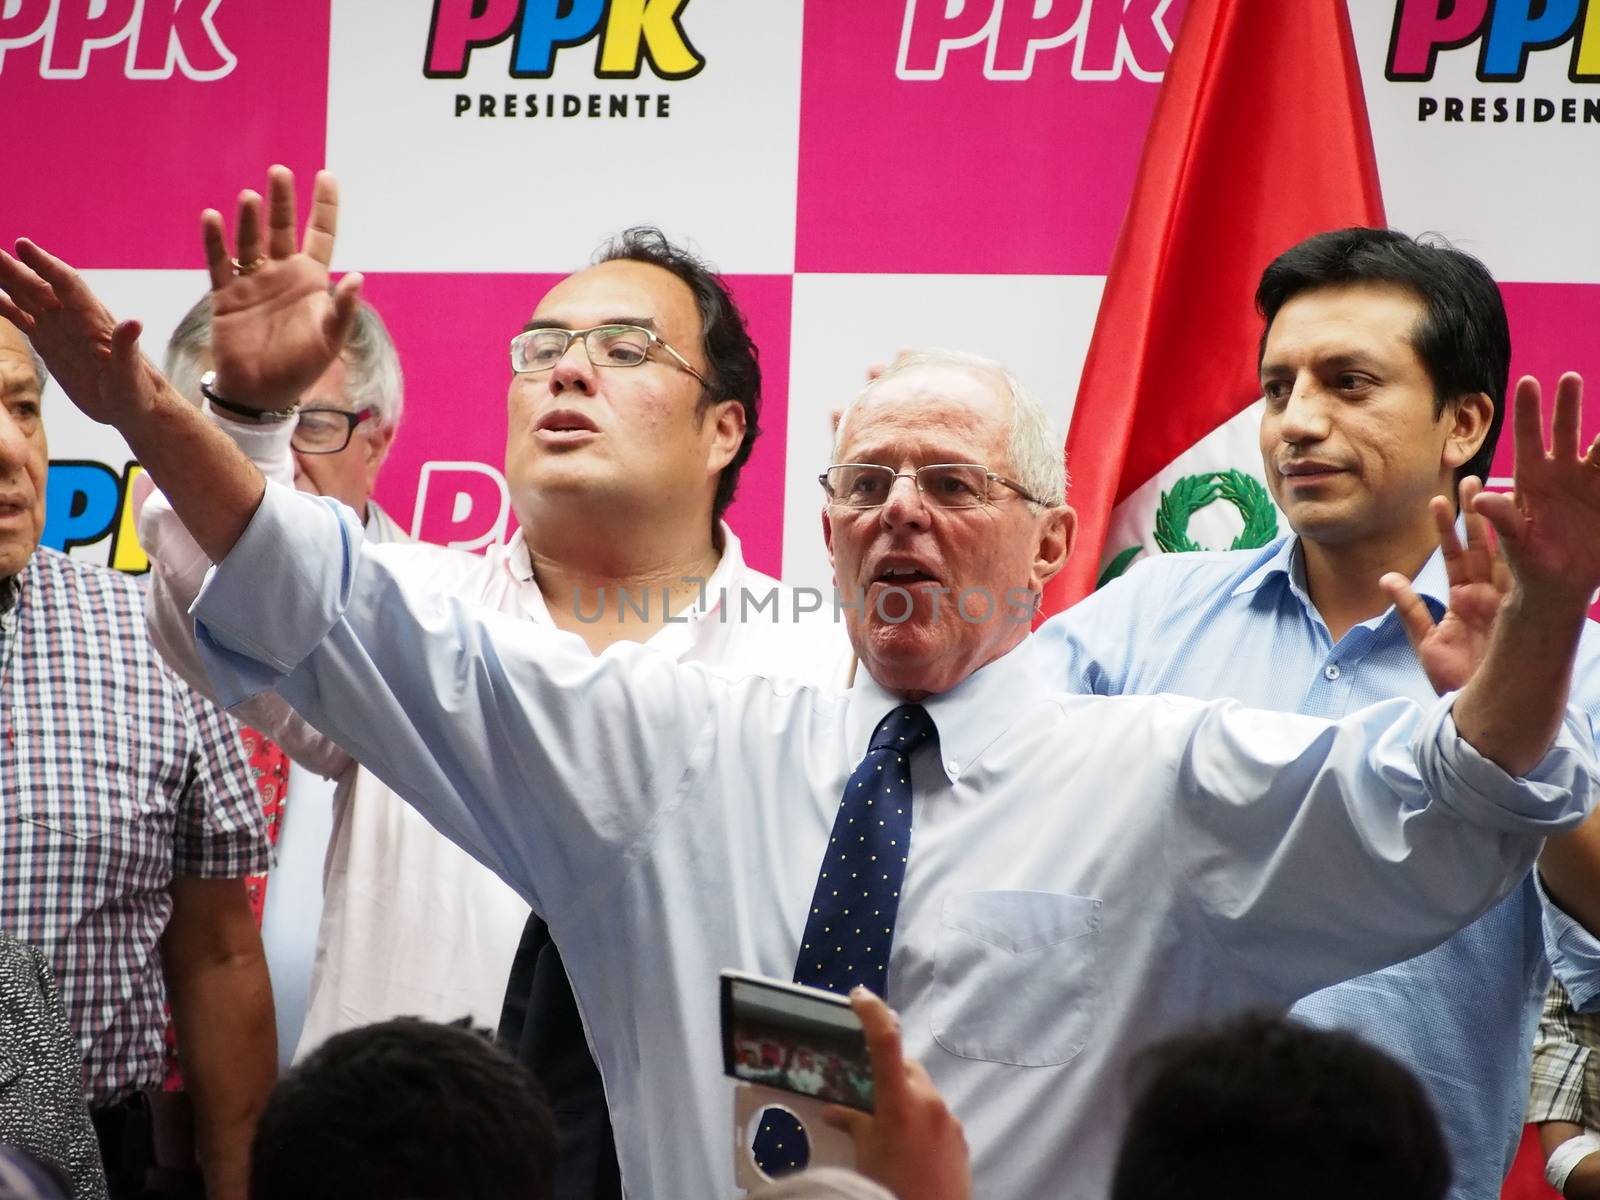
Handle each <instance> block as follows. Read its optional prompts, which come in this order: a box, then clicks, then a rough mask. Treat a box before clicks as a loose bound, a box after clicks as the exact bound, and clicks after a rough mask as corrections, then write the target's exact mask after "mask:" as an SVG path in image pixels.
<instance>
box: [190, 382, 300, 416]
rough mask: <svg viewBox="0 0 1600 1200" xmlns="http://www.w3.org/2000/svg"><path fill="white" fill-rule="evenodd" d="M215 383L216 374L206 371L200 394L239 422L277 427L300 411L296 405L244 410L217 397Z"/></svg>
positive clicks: (243, 407)
mask: <svg viewBox="0 0 1600 1200" xmlns="http://www.w3.org/2000/svg"><path fill="white" fill-rule="evenodd" d="M216 382H217V373H216V372H215V371H207V372H206V373H205V374H204V375H202V376H200V394H201V395H202V396H204V397H205V398H206V400H207V401H209V402H210V404H211V406H212V407H213V408H220V409H221V410H222V411H223V412H225V413H227V414H228V415H229V416H232V417H237V418H238V419H239V420H241V421H249V422H251V423H252V424H256V425H277V424H279V423H280V422H283V421H287V420H288V419H289V418H290V417H292V416H294V415H295V413H297V412H299V411H300V406H299V405H298V404H291V405H290V406H289V407H288V408H246V407H245V406H244V405H243V404H235V403H234V402H233V401H231V400H224V399H223V398H222V397H221V396H219V395H217V392H216V388H215V387H214V386H213V385H214V384H215V383H216Z"/></svg>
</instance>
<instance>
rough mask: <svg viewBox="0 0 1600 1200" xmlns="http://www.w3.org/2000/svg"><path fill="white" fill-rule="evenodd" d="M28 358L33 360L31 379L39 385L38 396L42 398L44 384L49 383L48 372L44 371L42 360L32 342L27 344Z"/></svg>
mask: <svg viewBox="0 0 1600 1200" xmlns="http://www.w3.org/2000/svg"><path fill="white" fill-rule="evenodd" d="M28 357H29V358H31V359H32V360H33V378H34V379H35V381H37V383H38V384H39V395H41V396H43V395H44V388H45V384H47V383H49V382H50V372H49V371H48V370H46V369H45V365H44V359H42V358H40V357H39V352H38V351H37V350H35V349H34V348H33V343H32V342H29V343H28Z"/></svg>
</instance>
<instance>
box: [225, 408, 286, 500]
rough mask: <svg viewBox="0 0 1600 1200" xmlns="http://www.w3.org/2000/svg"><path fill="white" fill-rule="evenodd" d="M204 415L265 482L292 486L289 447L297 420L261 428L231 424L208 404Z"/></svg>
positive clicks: (270, 422) (250, 423) (248, 424)
mask: <svg viewBox="0 0 1600 1200" xmlns="http://www.w3.org/2000/svg"><path fill="white" fill-rule="evenodd" d="M206 412H207V413H208V414H209V415H210V417H211V421H212V423H213V424H214V425H216V426H217V428H219V429H221V430H222V431H223V432H224V433H226V434H227V435H228V436H229V437H230V438H232V439H233V444H234V445H236V446H238V447H239V449H241V450H243V451H244V453H245V457H246V458H248V459H249V460H250V461H251V462H253V463H254V464H255V465H256V469H257V470H258V471H260V472H261V473H262V474H263V475H265V476H266V477H267V478H268V479H271V480H273V481H274V482H277V483H293V482H294V452H293V450H292V449H291V448H290V445H289V443H290V441H291V440H292V439H293V438H294V429H295V425H296V423H297V421H298V418H295V419H292V420H288V421H268V422H262V423H260V424H257V423H255V422H252V421H234V420H231V419H229V418H228V416H227V415H225V414H223V413H219V412H218V411H217V410H216V409H214V408H212V407H211V405H210V404H209V403H207V404H206Z"/></svg>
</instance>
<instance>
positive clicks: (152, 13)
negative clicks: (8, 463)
mask: <svg viewBox="0 0 1600 1200" xmlns="http://www.w3.org/2000/svg"><path fill="white" fill-rule="evenodd" d="M1262 2H1263V3H1282V2H1286V0H1262ZM1183 7H1184V0H331V2H330V0H273V2H272V3H263V2H261V0H0V112H3V113H4V115H5V118H6V121H5V124H6V128H7V129H8V130H9V131H10V133H11V135H12V136H11V143H10V144H11V146H12V157H11V170H10V171H9V172H8V174H7V178H6V181H5V184H4V185H3V186H0V237H6V238H13V237H15V236H17V235H19V234H26V235H28V236H30V237H33V238H35V239H36V240H38V241H40V242H42V243H43V244H44V245H46V246H48V247H50V248H52V249H54V250H56V251H57V252H59V253H61V254H62V255H64V256H65V257H66V258H68V259H69V260H71V261H73V262H75V263H78V264H80V265H82V266H84V267H86V268H88V269H89V273H90V276H91V280H92V282H93V284H94V285H95V286H96V287H97V288H99V289H100V290H101V291H102V292H103V294H104V295H105V296H106V297H107V298H108V300H109V301H110V303H111V304H112V305H113V306H114V307H115V308H116V310H117V311H118V312H119V313H122V314H126V315H138V316H141V317H142V318H144V319H145V320H146V323H147V328H148V333H147V335H146V337H147V346H146V349H147V351H149V352H151V353H152V354H153V355H158V354H159V352H160V350H161V347H162V345H163V343H164V340H165V337H166V335H167V333H168V332H169V331H170V329H171V328H172V326H173V324H174V323H175V322H176V320H177V319H178V317H179V316H180V315H181V314H182V312H183V311H184V310H185V309H186V308H187V307H188V306H189V305H190V304H191V303H192V302H193V301H194V300H195V299H196V298H197V297H198V296H199V295H200V293H201V292H202V290H203V289H204V286H205V277H204V274H203V272H202V271H201V270H200V269H199V267H200V263H201V255H200V251H199V240H198V236H197V233H196V230H197V221H196V217H197V214H198V213H199V211H200V210H201V209H202V208H204V207H206V206H216V207H220V208H223V209H224V210H227V209H228V208H229V207H230V206H231V201H232V197H233V196H234V195H235V194H236V193H237V191H238V190H239V189H240V188H241V187H246V186H254V187H260V186H261V184H262V181H263V179H264V172H265V169H266V167H267V166H268V165H269V164H270V163H273V162H284V163H287V164H288V165H289V166H291V167H293V168H294V169H295V170H296V172H297V173H299V174H300V175H302V176H304V177H309V175H310V173H311V172H312V171H313V170H314V169H315V168H317V167H319V166H322V165H327V166H329V167H331V168H332V169H333V170H335V171H336V172H337V173H338V174H339V176H340V179H341V183H342V185H343V192H344V197H345V207H344V213H343V217H342V223H341V231H340V238H341V240H340V247H339V250H338V254H337V260H336V266H337V267H339V268H340V269H359V270H362V271H363V272H365V273H366V275H367V278H368V295H369V298H370V299H371V300H372V301H373V302H374V303H375V304H376V305H377V306H378V308H379V309H380V310H381V311H382V313H383V314H384V316H385V318H386V319H387V321H388V322H389V325H390V328H391V329H392V331H393V333H394V335H395V339H396V341H397V343H398V344H399V347H400V353H401V357H402V360H403V362H404V365H405V370H406V375H407V381H408V415H407V418H406V421H405V424H404V426H403V428H402V431H401V435H400V438H399V440H398V442H397V446H396V450H395V452H394V455H393V457H392V458H391V460H390V464H389V466H388V467H387V468H386V471H385V473H384V476H383V478H382V480H381V482H380V486H379V491H378V496H379V499H380V500H381V501H382V502H383V503H384V504H385V505H386V506H387V507H388V508H389V509H390V511H391V512H393V513H395V514H396V515H397V516H398V517H399V519H400V520H401V523H402V524H405V525H409V526H410V527H411V528H412V530H413V532H415V533H416V534H418V535H419V536H421V537H424V538H428V539H430V540H435V541H447V542H457V543H461V544H468V545H472V544H483V542H484V541H485V540H486V539H488V538H490V537H493V536H497V535H498V534H499V533H500V531H501V530H502V529H503V526H504V523H505V516H506V509H505V505H504V496H503V490H502V486H503V485H502V482H501V479H500V475H499V471H498V468H499V466H500V464H501V461H502V454H503V446H504V437H505V426H504V417H503V411H504V410H503V402H504V397H505V391H506V385H507V382H508V378H509V369H508V366H507V362H506V358H505V343H506V340H507V338H508V337H509V335H510V334H511V333H512V332H514V331H515V330H516V329H517V328H519V327H520V325H521V323H522V321H523V320H524V319H525V318H526V316H527V314H528V312H529V311H530V310H531V308H532V307H533V305H534V303H535V302H536V301H537V299H538V297H539V296H540V295H541V294H542V291H543V289H544V288H545V287H546V286H548V284H549V283H550V282H551V281H552V280H553V278H554V277H556V276H559V275H561V274H564V273H566V272H568V271H570V270H572V269H574V268H576V267H577V266H579V265H581V264H582V263H583V262H584V261H586V259H587V257H588V255H589V254H590V252H591V251H592V249H593V248H594V246H595V245H596V244H597V243H598V242H600V241H601V240H602V239H603V238H604V237H605V236H606V235H608V234H610V233H612V232H614V231H616V230H617V229H620V228H622V227H623V226H626V225H630V224H637V223H652V224H658V225H660V226H662V227H663V228H665V229H666V230H667V232H668V233H669V234H670V235H672V236H674V237H677V238H682V239H688V240H690V241H691V242H692V243H694V244H695V245H696V246H697V247H698V248H699V249H700V250H701V251H702V252H703V253H704V254H705V255H707V256H708V257H709V258H710V259H712V260H713V261H714V262H715V263H717V264H718V265H719V266H720V267H721V268H722V269H723V270H724V271H725V272H727V273H728V274H729V275H730V276H731V278H732V279H733V281H734V285H735V288H736V290H737V292H738V294H739V297H740V299H741V300H742V302H743V303H744V304H745V306H746V308H747V311H748V312H749V314H750V318H751V323H752V326H753V328H754V331H755V333H756V336H757V338H758V340H759V342H760V345H761V349H762V360H763V364H764V366H765V369H766V378H767V387H766V407H765V411H764V413H763V416H762V423H763V425H764V427H765V429H766V431H767V432H766V434H765V437H764V438H763V441H762V443H761V445H760V447H759V448H758V451H757V454H756V456H755V458H754V460H753V461H752V463H751V465H750V467H749V468H748V469H747V470H746V473H745V477H744V482H743V484H742V489H741V496H740V500H739V501H738V503H737V505H736V507H735V509H734V511H733V513H732V518H731V519H732V521H733V523H734V525H735V527H736V528H737V529H738V530H739V532H740V534H741V535H742V537H743V538H744V540H745V544H746V547H747V550H748V552H749V554H750V557H751V558H752V559H753V560H754V562H755V563H756V564H757V565H758V566H760V567H762V568H763V569H766V570H769V571H773V572H779V571H781V572H782V573H783V574H784V575H785V576H786V577H787V578H789V579H790V580H792V581H793V582H796V583H809V584H817V585H822V584H825V583H826V582H827V568H826V563H825V561H824V559H823V556H822V549H821V539H820V538H819V536H818V518H817V512H818V500H819V497H818V495H817V492H816V484H815V482H814V476H815V474H816V471H817V469H818V466H819V464H821V463H822V462H823V461H824V459H825V457H826V453H827V429H826V419H827V414H828V412H829V410H830V409H831V408H833V407H835V406H837V405H838V404H839V403H840V402H841V401H842V400H843V398H845V397H846V396H847V395H848V394H850V393H851V392H852V391H853V390H854V389H855V388H856V386H857V385H858V384H859V381H860V379H861V376H862V370H863V367H864V366H865V364H866V363H868V362H870V361H874V360H878V359H882V358H884V357H886V356H888V355H891V354H892V353H893V352H894V351H895V349H896V348H897V347H901V346H907V345H914V344H940V345H951V346H958V347H962V348H966V349H971V350H976V351H979V352H981V353H986V354H991V355H994V356H996V357H999V358H1002V359H1004V360H1006V361H1007V362H1009V363H1011V364H1012V365H1013V366H1014V367H1015V368H1016V369H1017V370H1018V371H1019V372H1020V374H1021V375H1022V376H1023V377H1024V378H1025V379H1027V380H1028V381H1029V382H1030V383H1032V384H1033V386H1034V387H1035V388H1036V389H1037V390H1038V391H1039V392H1040V393H1041V394H1042V395H1044V396H1046V397H1047V398H1048V400H1049V401H1050V403H1051V406H1052V408H1053V410H1054V412H1055V413H1056V415H1057V417H1058V419H1059V420H1060V422H1061V424H1062V427H1063V429H1064V427H1065V423H1066V421H1067V419H1068V416H1069V412H1070V407H1071V401H1072V397H1073V394H1074V392H1075V390H1076V386H1077V379H1078V372H1079V369H1080V365H1081V363H1082V359H1083V355H1084V351H1085V348H1086V345H1087V342H1088V338H1089V332H1090V329H1091V327H1092V325H1093V321H1094V315H1095V308H1096V305H1097V303H1098V301H1099V295H1100V290H1101V284H1102V275H1103V273H1104V271H1105V269H1106V264H1107V262H1108V260H1109V257H1110V253H1111V248H1112V244H1113V242H1114V240H1115V237H1116V233H1117V227H1118V223H1119V221H1120V220H1121V217H1122V213H1123V210H1124V208H1125V206H1126V201H1127V197H1128V194H1129V191H1130V187H1131V184H1132V178H1133V172H1134V169H1135V166H1136V164H1137V160H1138V155H1139V149H1140V144H1141V140H1142V137H1143V134H1144V130H1145V126H1146V123H1147V122H1148V120H1149V117H1150V113H1151V110H1152V105H1153V101H1154V98H1155V94H1156V89H1157V88H1158V87H1159V81H1160V78H1161V74H1162V71H1163V69H1164V67H1165V64H1166V60H1167V56H1168V53H1169V51H1170V46H1171V40H1172V36H1173V35H1174V33H1175V32H1176V30H1177V28H1178V25H1179V21H1180V18H1181V15H1182V10H1183ZM1441 7H1445V6H1442V5H1440V4H1439V3H1438V2H1437V0H1350V10H1351V17H1352V22H1353V25H1354V28H1355V33H1356V38H1357V42H1358V46H1359V50H1360V55H1361V60H1362V69H1363V75H1364V79H1365V83H1366V89H1367V99H1368V104H1369V107H1370V110H1371V115H1372V121H1373V133H1374V138H1375V141H1376V145H1377V153H1378V160H1379V165H1380V170H1381V174H1382V182H1383V189H1384V194H1385V200H1386V203H1387V206H1388V212H1389V217H1390V220H1391V222H1392V223H1393V224H1394V225H1395V226H1397V227H1398V228H1401V229H1404V230H1407V231H1408V232H1421V231H1424V230H1436V231H1438V232H1441V233H1443V234H1446V235H1447V236H1449V237H1451V238H1452V239H1453V240H1455V241H1456V242H1457V244H1459V245H1461V246H1462V247H1463V248H1465V249H1468V250H1470V251H1472V252H1473V253H1476V254H1478V255H1479V256H1481V257H1482V258H1484V259H1485V261H1486V262H1487V263H1488V264H1489V266H1490V268H1491V270H1493V271H1494V272H1495V274H1496V275H1497V277H1499V278H1500V279H1501V280H1503V281H1505V292H1506V298H1507V302H1508V305H1509V307H1510V310H1511V315H1512V321H1513V330H1514V335H1515V344H1516V355H1515V358H1514V362H1513V371H1514V372H1515V373H1520V372H1524V371H1527V372H1533V373H1535V374H1538V375H1540V376H1542V377H1544V378H1546V379H1553V377H1554V376H1555V374H1556V373H1557V372H1559V371H1560V370H1563V369H1567V368H1576V369H1578V370H1582V371H1585V373H1586V374H1588V375H1589V376H1590V377H1591V378H1600V338H1597V337H1596V336H1595V332H1596V330H1597V329H1600V223H1597V222H1596V221H1595V220H1594V205H1595V197H1596V196H1597V195H1600V4H1584V3H1582V2H1581V0H1544V3H1543V4H1542V5H1541V4H1538V3H1530V2H1529V0H1457V3H1455V4H1454V5H1453V6H1452V7H1451V11H1450V12H1449V13H1447V14H1446V15H1445V16H1440V15H1439V13H1438V10H1439V9H1440V8H1441ZM1530 10H1537V11H1536V12H1534V14H1533V15H1531V16H1530V15H1529V13H1530ZM1259 186H1261V187H1263V188H1275V189H1283V190H1284V191H1286V192H1287V191H1288V190H1289V189H1293V188H1295V187H1297V186H1300V183H1299V180H1298V178H1297V173H1296V165H1295V164H1294V163H1292V162H1281V163H1263V164H1262V166H1261V173H1260V179H1259ZM1214 235H1215V236H1216V237H1218V238H1223V239H1225V238H1227V237H1228V236H1229V230H1228V229H1226V228H1219V229H1217V230H1216V231H1215V234H1214ZM1206 369H1207V368H1206V364H1205V363H1204V362H1197V363H1195V364H1194V370H1195V371H1196V372H1197V373H1198V372H1203V371H1205V370H1206ZM1591 408H1592V412H1591V415H1590V417H1589V424H1590V431H1589V432H1590V433H1591V434H1592V433H1594V432H1595V431H1596V430H1597V429H1600V405H1592V406H1591ZM48 422H49V429H50V436H51V449H52V463H53V465H52V474H51V480H50V510H49V524H48V528H47V533H46V537H47V540H48V541H49V542H50V543H51V544H54V545H58V546H62V545H65V546H70V547H72V548H73V552H74V553H77V554H81V555H83V556H85V557H88V558H91V559H95V560H98V561H109V562H113V563H115V564H116V565H118V566H122V567H125V568H130V569H137V568H138V567H139V566H140V565H141V564H142V557H141V556H140V554H139V551H138V548H137V545H136V544H135V542H134V539H133V537H132V535H131V532H130V531H129V529H128V527H127V521H126V515H125V508H126V494H127V488H126V482H127V478H126V477H127V468H128V455H127V452H126V449H125V447H124V446H123V445H122V444H121V442H120V441H119V440H118V439H117V438H116V436H115V435H114V434H113V433H112V432H111V431H110V430H108V429H106V428H104V427H99V426H94V425H91V424H89V423H88V422H86V421H84V420H83V419H82V418H80V417H79V416H78V415H77V414H76V412H74V411H73V410H72V409H71V407H70V406H69V405H67V404H66V403H65V402H63V401H61V400H60V399H59V397H57V398H56V400H55V402H53V403H50V404H49V406H48ZM1506 449H1507V450H1509V447H1506ZM1508 462H1509V459H1508V457H1507V455H1505V454H1502V460H1501V462H1500V464H1499V466H1498V470H1499V472H1500V473H1504V472H1505V470H1506V469H1507V466H1508Z"/></svg>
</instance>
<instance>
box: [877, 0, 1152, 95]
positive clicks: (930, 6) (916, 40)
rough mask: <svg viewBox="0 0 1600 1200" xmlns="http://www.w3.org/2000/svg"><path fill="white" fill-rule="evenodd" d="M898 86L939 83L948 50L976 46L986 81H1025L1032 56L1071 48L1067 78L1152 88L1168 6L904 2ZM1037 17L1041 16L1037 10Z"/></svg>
mask: <svg viewBox="0 0 1600 1200" xmlns="http://www.w3.org/2000/svg"><path fill="white" fill-rule="evenodd" d="M905 6H906V15H905V24H904V26H903V27H902V30H901V34H900V58H899V62H898V63H897V64H896V70H895V73H896V74H897V75H898V76H899V77H900V78H901V79H910V80H919V79H920V80H926V79H942V78H944V73H945V65H946V60H947V58H948V56H949V54H950V52H951V51H952V50H964V49H967V48H969V47H972V46H977V45H980V44H981V45H982V46H983V47H984V59H983V74H984V76H985V77H986V78H988V79H1028V78H1030V77H1031V76H1032V75H1033V68H1034V62H1035V60H1036V58H1037V56H1038V54H1039V53H1040V51H1051V50H1055V49H1057V48H1058V47H1061V46H1065V45H1067V44H1068V43H1071V44H1072V47H1073V55H1072V77H1073V78H1074V79H1120V78H1121V77H1122V75H1123V73H1124V72H1127V73H1128V74H1130V75H1132V76H1133V77H1134V78H1135V79H1144V80H1149V81H1152V82H1154V81H1159V80H1160V79H1161V76H1162V73H1163V72H1164V71H1165V70H1166V69H1167V60H1168V59H1169V58H1170V57H1171V56H1172V34H1171V32H1170V31H1169V30H1168V29H1167V27H1166V23H1165V21H1164V17H1165V15H1166V12H1167V9H1168V8H1170V7H1171V6H1172V0H955V2H954V3H952V2H950V0H905ZM1041 10H1042V11H1041Z"/></svg>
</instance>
